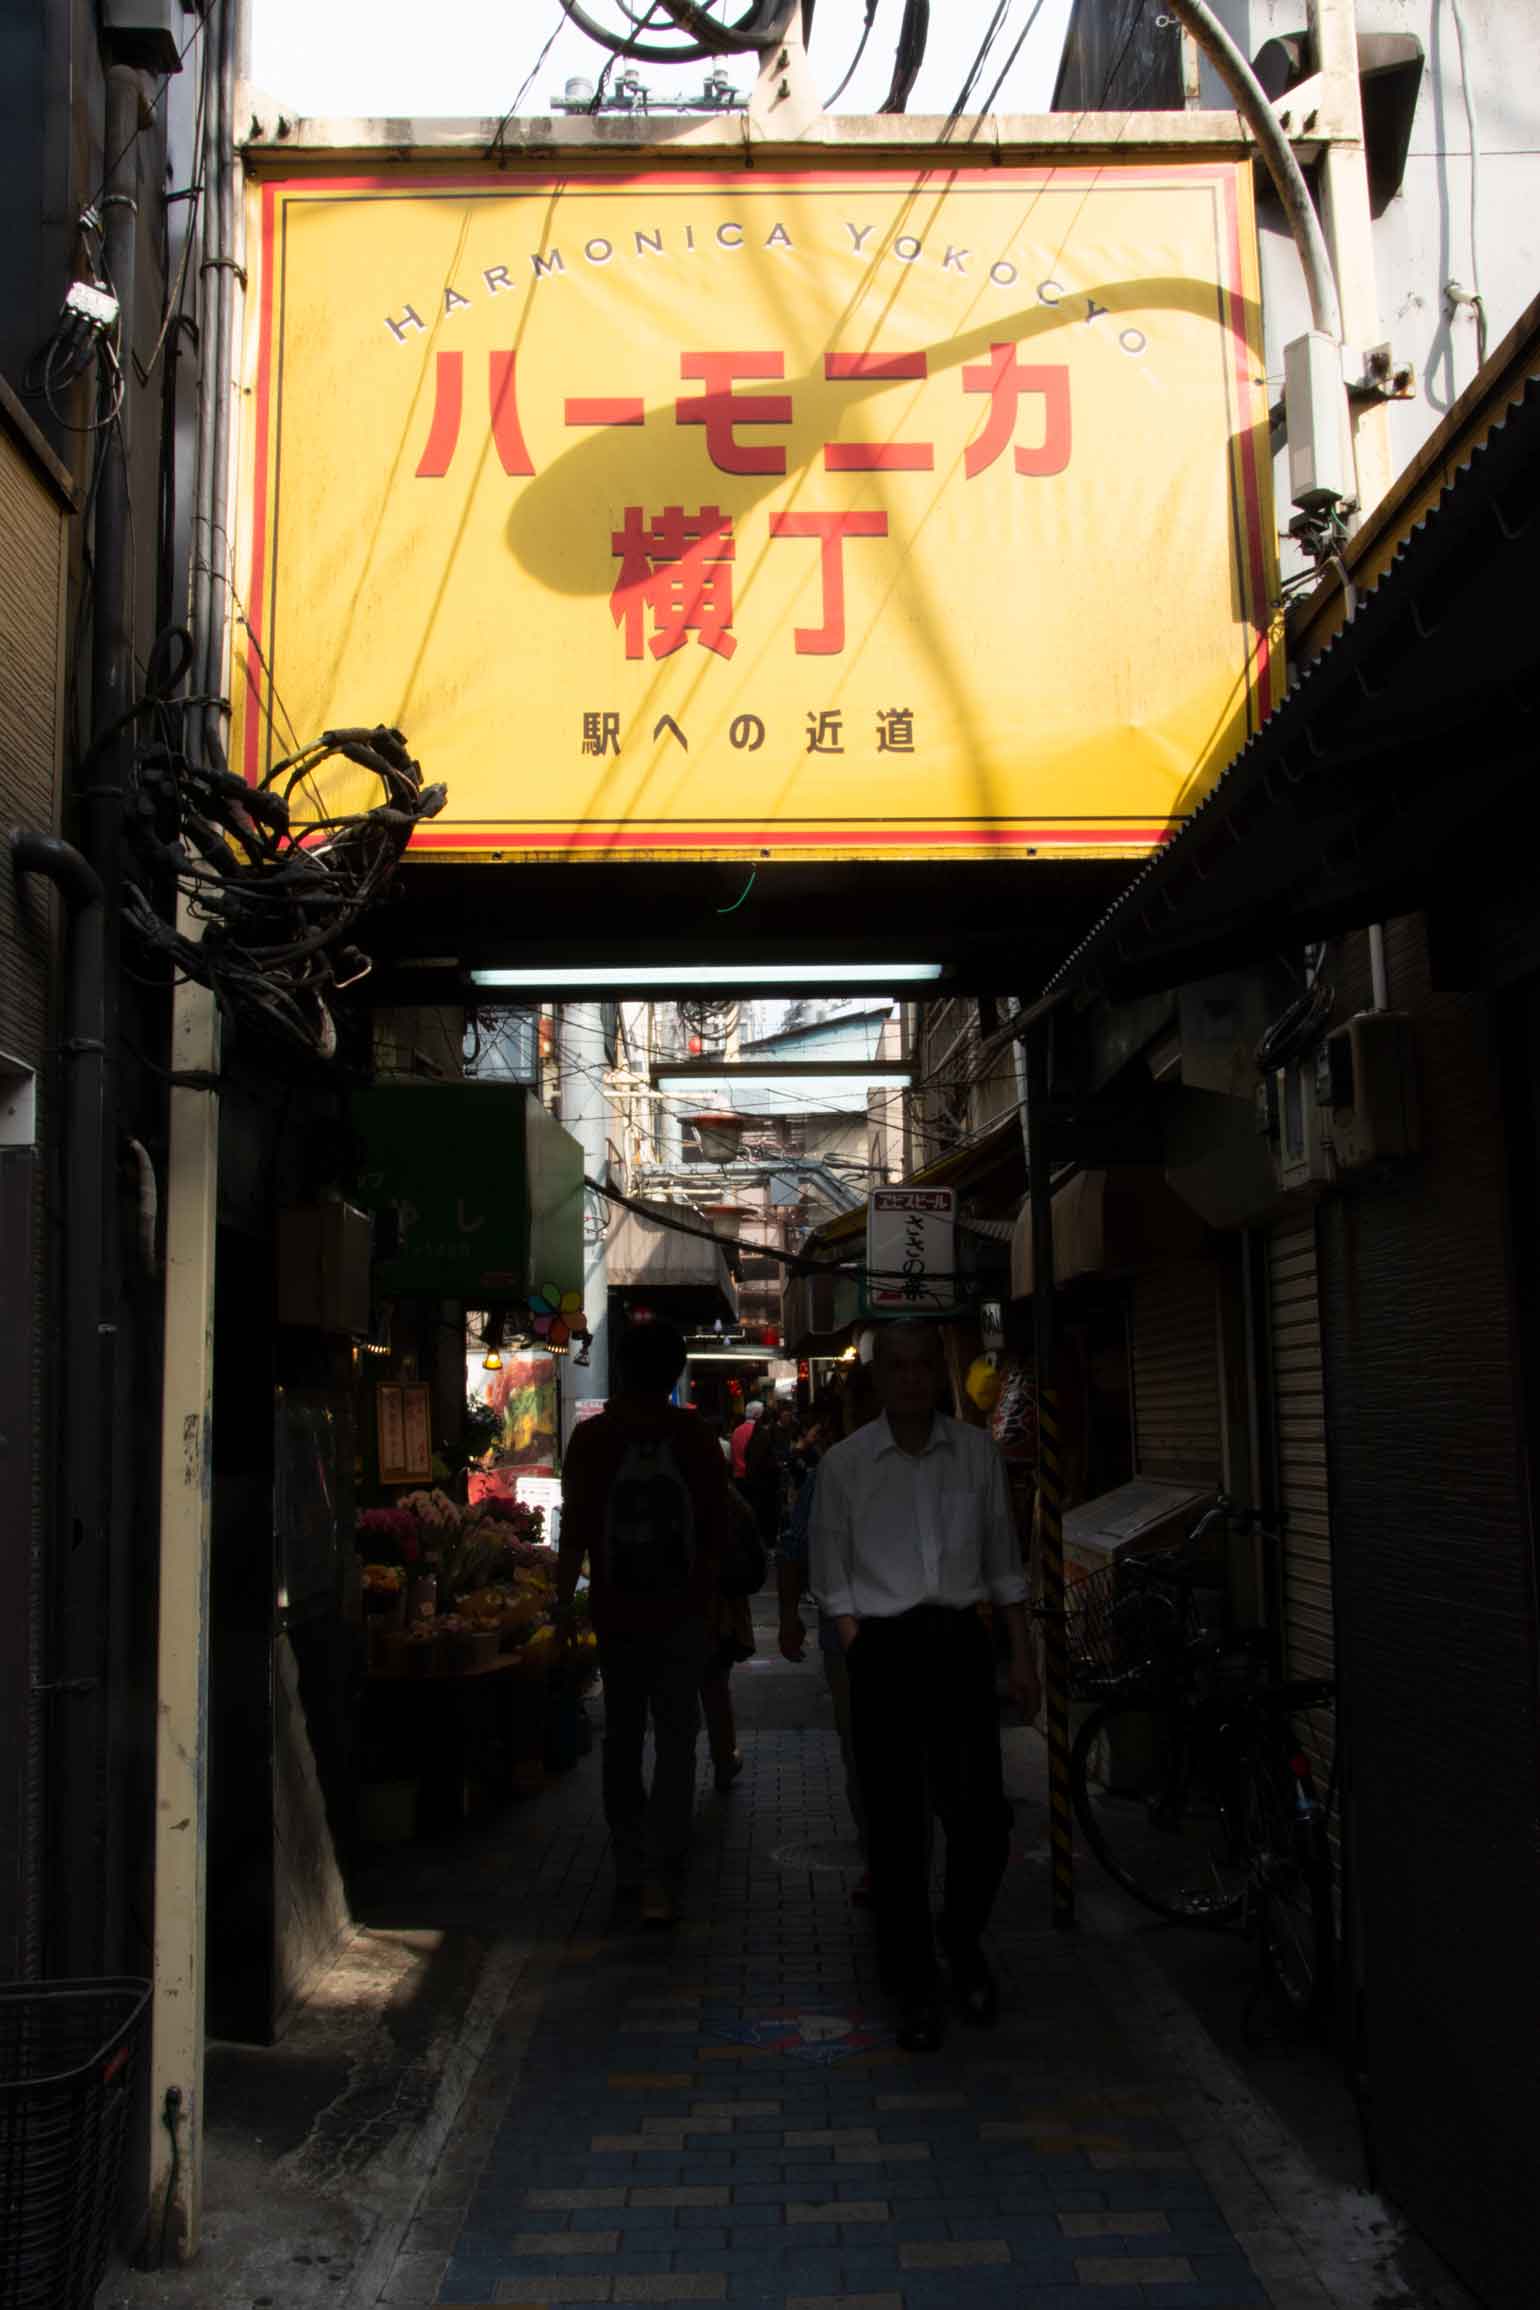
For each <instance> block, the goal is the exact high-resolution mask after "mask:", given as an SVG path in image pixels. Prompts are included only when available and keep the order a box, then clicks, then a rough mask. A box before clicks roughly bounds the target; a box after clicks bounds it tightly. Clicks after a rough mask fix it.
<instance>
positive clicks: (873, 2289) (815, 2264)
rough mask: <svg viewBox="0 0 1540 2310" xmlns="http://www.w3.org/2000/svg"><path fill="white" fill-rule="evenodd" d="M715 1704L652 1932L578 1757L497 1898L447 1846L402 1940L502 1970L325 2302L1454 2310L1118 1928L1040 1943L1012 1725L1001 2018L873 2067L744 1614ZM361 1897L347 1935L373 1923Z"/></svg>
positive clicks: (882, 2046)
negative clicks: (1258, 2095) (688, 1879)
mask: <svg viewBox="0 0 1540 2310" xmlns="http://www.w3.org/2000/svg"><path fill="white" fill-rule="evenodd" d="M735 1686H736V1690H737V1693H738V1695H739V1700H740V1722H741V1726H742V1730H743V1734H744V1740H743V1746H744V1751H745V1757H746V1762H747V1769H746V1771H745V1773H744V1775H743V1777H742V1779H741V1780H740V1781H739V1782H738V1784H737V1785H736V1787H735V1788H734V1789H733V1790H732V1791H731V1792H730V1793H729V1794H728V1795H725V1796H719V1795H717V1794H716V1793H715V1791H714V1790H713V1789H711V1787H710V1784H709V1780H708V1778H707V1776H706V1774H705V1771H704V1768H703V1773H702V1794H701V1800H700V1812H699V1819H698V1849H697V1860H696V1867H695V1871H694V1879H693V1886H692V1896H691V1902H690V1907H689V1911H688V1914H687V1918H686V1921H685V1922H684V1923H683V1924H682V1926H681V1927H680V1928H679V1929H678V1930H677V1931H675V1932H673V1933H670V1934H667V1935H657V1936H653V1935H647V1934H644V1933H642V1932H641V1931H640V1930H638V1928H637V1925H636V1921H635V1913H634V1903H632V1904H629V1905H625V1906H620V1907H617V1905H616V1903H615V1901H614V1898H613V1895H612V1890H611V1884H610V1875H609V1869H608V1863H607V1858H606V1853H605V1845H604V1836H603V1829H602V1823H601V1821H600V1819H599V1817H598V1812H597V1782H598V1776H597V1769H596V1765H597V1760H596V1759H593V1760H590V1762H589V1763H588V1764H587V1765H586V1766H583V1767H580V1768H579V1771H578V1773H577V1774H576V1775H574V1776H572V1778H571V1780H570V1781H569V1782H568V1783H567V1784H566V1786H565V1787H564V1788H563V1789H562V1790H561V1791H560V1792H559V1793H558V1792H554V1791H553V1792H552V1795H551V1797H550V1798H548V1799H546V1800H542V1806H541V1808H537V1809H541V1810H543V1809H544V1807H545V1805H546V1804H551V1805H552V1807H553V1811H554V1812H559V1815H560V1818H559V1821H557V1820H554V1819H553V1821H552V1823H551V1825H550V1833H549V1834H548V1835H547V1836H545V1837H544V1838H543V1839H542V1840H541V1843H540V1857H539V1867H538V1872H537V1874H536V1875H535V1876H534V1878H533V1879H532V1881H528V1882H526V1883H523V1884H517V1883H515V1882H513V1881H512V1878H511V1875H510V1867H509V1855H510V1851H511V1850H513V1849H516V1848H515V1847H511V1846H510V1843H509V1841H508V1840H506V1839H498V1840H496V1841H495V1843H494V1844H490V1845H486V1846H483V1847H482V1848H481V1849H480V1852H479V1863H478V1864H477V1865H468V1864H470V1863H471V1856H470V1855H469V1854H468V1853H466V1852H463V1851H462V1852H459V1853H455V1852H453V1851H446V1852H445V1854H444V1856H443V1860H442V1864H441V1866H440V1867H439V1868H438V1869H436V1870H435V1872H434V1874H435V1878H436V1888H435V1890H434V1892H433V1894H432V1896H431V1899H430V1905H431V1908H432V1922H433V1923H435V1924H438V1925H441V1926H454V1925H455V1924H460V1923H463V1924H465V1925H468V1926H470V1925H476V1924H479V1926H480V1928H481V1930H483V1931H484V1930H485V1929H486V1924H487V1910H488V1908H489V1906H490V1907H492V1908H494V1909H497V1910H499V1911H500V1912H501V1922H502V1924H503V1925H504V1926H505V1928H506V1929H507V1930H508V1931H509V1932H510V1933H511V1934H514V1935H516V1936H518V1937H519V1938H520V1939H521V1940H525V1937H526V1936H527V1937H528V1938H527V1940H525V1946H526V1948H527V1952H528V1954H527V1957H526V1960H525V1962H524V1964H523V1966H522V1969H521V1971H520V1972H519V1975H518V1979H517V1984H516V1987H515V1988H514V1990H513V1993H512V1995H511V1997H510V1999H509V2001H508V2004H507V2007H506V2010H505V2012H504V2013H503V2016H502V2019H501V2022H500V2024H499V2026H498V2027H497V2028H496V2030H495V2031H494V2032H493V2034H492V2035H491V2038H490V2041H489V2043H488V2045H487V2049H486V2053H485V2056H484V2058H483V2059H482V2061H481V2065H480V2068H479V2070H478V2072H477V2075H476V2078H475V2081H474V2083H473V2085H472V2087H471V2089H470V2091H469V2093H468V2094H467V2096H466V2098H465V2101H464V2105H463V2108H462V2110H461V2112H460V2115H459V2119H458V2122H457V2124H456V2125H455V2127H454V2129H453V2131H452V2133H451V2134H450V2135H449V2138H448V2139H447V2140H446V2142H445V2143H444V2146H443V2151H442V2155H441V2156H440V2157H439V2158H438V2162H437V2164H436V2166H435V2168H434V2170H433V2171H432V2172H431V2175H429V2176H428V2177H427V2178H426V2181H425V2185H424V2186H423V2187H422V2189H421V2192H420V2195H419V2196H418V2197H417V2198H416V2202H415V2208H413V2207H411V2206H408V2207H407V2208H406V2214H407V2215H408V2216H409V2219H407V2218H404V2219H403V2221H402V2223H401V2225H400V2226H399V2227H398V2229H397V2232H396V2242H397V2243H398V2246H399V2251H398V2252H397V2253H395V2254H394V2256H393V2257H392V2258H391V2259H390V2260H389V2261H388V2262H384V2261H381V2260H380V2259H379V2257H378V2255H376V2258H375V2261H374V2263H373V2265H372V2267H371V2269H369V2270H365V2271H360V2272H359V2273H358V2276H357V2278H356V2279H355V2284H354V2286H353V2288H351V2289H350V2291H349V2294H348V2296H347V2300H348V2302H349V2303H352V2302H355V2301H357V2302H360V2303H361V2302H363V2301H366V2300H368V2301H373V2300H379V2301H382V2302H387V2303H390V2304H393V2305H396V2306H398V2310H406V2306H408V2305H417V2306H422V2310H426V2306H427V2305H429V2304H435V2303H446V2304H449V2303H453V2304H461V2305H471V2304H487V2305H490V2304H501V2303H531V2304H534V2303H558V2302H559V2303H641V2302H662V2303H668V2302H722V2303H726V2304H729V2305H733V2304H753V2305H756V2306H766V2310H769V2306H774V2310H781V2306H782V2305H783V2304H784V2305H787V2306H788V2310H791V2306H796V2310H815V2306H817V2310H823V2306H824V2305H828V2306H830V2310H832V2306H833V2305H834V2304H836V2303H844V2304H857V2305H860V2306H862V2310H943V2306H944V2305H948V2304H950V2303H952V2302H954V2301H965V2302H966V2303H968V2304H969V2305H971V2306H975V2310H995V2306H996V2305H999V2306H1000V2310H1004V2306H1005V2305H1007V2304H1009V2305H1011V2306H1012V2310H1069V2306H1070V2305H1077V2306H1084V2310H1091V2306H1092V2305H1095V2306H1096V2310H1143V2306H1144V2305H1149V2304H1165V2305H1168V2306H1169V2310H1251V2306H1256V2310H1262V2306H1264V2305H1272V2306H1273V2310H1328V2306H1330V2305H1353V2306H1355V2310H1356V2306H1358V2305H1364V2306H1367V2305H1369V2304H1380V2305H1385V2306H1386V2310H1388V2306H1390V2305H1413V2304H1415V2305H1418V2306H1419V2310H1421V2306H1423V2305H1427V2306H1429V2310H1432V2306H1433V2305H1435V2304H1436V2305H1438V2306H1439V2310H1443V2306H1445V2305H1447V2306H1449V2310H1454V2305H1456V2304H1458V2303H1460V2302H1462V2301H1463V2299H1464V2298H1463V2296H1461V2295H1460V2294H1459V2293H1458V2291H1457V2290H1455V2289H1453V2288H1451V2287H1449V2286H1448V2285H1447V2283H1446V2282H1443V2281H1441V2280H1440V2279H1439V2277H1438V2275H1437V2273H1435V2272H1431V2271H1430V2272H1429V2273H1427V2274H1426V2276H1425V2277H1424V2279H1422V2280H1421V2281H1419V2282H1416V2283H1414V2284H1409V2283H1408V2279H1407V2276H1406V2272H1407V2269H1408V2267H1409V2265H1408V2264H1407V2263H1406V2262H1405V2261H1404V2260H1401V2259H1396V2258H1395V2257H1394V2254H1393V2249H1394V2248H1395V2246H1396V2243H1397V2239H1396V2235H1395V2225H1393V2223H1392V2222H1391V2221H1390V2220H1389V2219H1388V2217H1387V2216H1386V2213H1385V2209H1384V2208H1383V2207H1382V2206H1380V2205H1379V2204H1378V2202H1377V2201H1375V2200H1374V2199H1372V2198H1371V2197H1369V2196H1367V2195H1366V2194H1365V2193H1362V2192H1357V2191H1353V2190H1345V2191H1337V2192H1330V2191H1328V2192H1326V2193H1324V2194H1323V2192H1322V2190H1321V2189H1320V2187H1319V2186H1318V2183H1317V2181H1316V2178H1315V2176H1314V2175H1313V2174H1312V2172H1311V2171H1310V2169H1309V2167H1308V2165H1307V2164H1306V2163H1305V2162H1304V2161H1302V2160H1301V2159H1300V2157H1299V2156H1298V2154H1297V2153H1296V2152H1294V2151H1293V2150H1292V2148H1291V2146H1290V2144H1289V2141H1288V2137H1287V2135H1286V2134H1285V2133H1284V2132H1283V2130H1282V2129H1281V2128H1280V2127H1279V2126H1278V2125H1277V2124H1276V2122H1275V2121H1273V2120H1272V2119H1271V2118H1270V2116H1269V2115H1268V2114H1267V2113H1266V2112H1265V2111H1264V2110H1263V2109H1262V2108H1261V2107H1260V2106H1259V2105H1258V2104H1257V2103H1256V2102H1255V2101H1254V2100H1253V2099H1252V2098H1251V2097H1250V2096H1248V2095H1247V2094H1246V2092H1245V2090H1244V2087H1242V2086H1241V2085H1240V2084H1239V2081H1238V2080H1237V2079H1236V2078H1235V2075H1234V2073H1233V2072H1232V2071H1231V2070H1230V2069H1229V2068H1228V2065H1226V2064H1225V2063H1224V2062H1223V2061H1222V2060H1221V2059H1220V2058H1219V2057H1218V2056H1217V2055H1213V2058H1212V2062H1211V2064H1209V2065H1208V2066H1207V2067H1206V2066H1205V2055H1204V2053H1203V2051H1202V2046H1203V2045H1204V2044H1206V2043H1207V2041H1206V2040H1205V2039H1204V2033H1203V2032H1202V2031H1201V2030H1200V2029H1199V2028H1198V2027H1197V2025H1196V2023H1195V2022H1193V2020H1192V2017H1191V2015H1190V2013H1189V2012H1188V2011H1187V2009H1186V2007H1185V2006H1184V2005H1183V2003H1182V2001H1181V2000H1180V1999H1179V1998H1177V1997H1175V1996H1174V1995H1172V1993H1171V1992H1170V1991H1169V1989H1168V1988H1167V1986H1166V1985H1165V1983H1164V1981H1163V1979H1162V1977H1161V1975H1160V1974H1159V1973H1158V1972H1157V1970H1156V1969H1155V1967H1153V1966H1152V1965H1151V1964H1150V1962H1149V1960H1148V1958H1147V1957H1145V1956H1143V1955H1142V1954H1141V1953H1140V1952H1139V1950H1138V1949H1137V1947H1136V1946H1135V1942H1136V1940H1137V1934H1135V1935H1132V1936H1129V1935H1127V1934H1126V1933H1125V1935H1124V1937H1123V1938H1121V1939H1119V1938H1116V1937H1113V1938H1109V1937H1108V1935H1107V1933H1106V1932H1105V1931H1104V1930H1097V1929H1096V1928H1095V1927H1094V1925H1091V1926H1088V1928H1087V1930H1085V1931H1083V1932H1080V1933H1077V1934H1074V1935H1069V1936H1064V1935H1055V1934H1053V1933H1052V1932H1051V1931H1050V1930H1049V1928H1048V1926H1047V1923H1046V1898H1045V1892H1046V1888H1045V1882H1044V1864H1043V1857H1042V1829H1043V1820H1044V1811H1045V1808H1044V1802H1043V1781H1042V1749H1041V1744H1040V1743H1039V1741H1038V1740H1037V1738H1036V1736H1035V1735H1032V1734H1028V1733H1025V1732H1015V1733H1012V1734H1008V1736H1007V1741H1008V1749H1009V1753H1010V1763H1011V1783H1012V1793H1013V1795H1014V1796H1015V1798H1016V1800H1017V1823H1018V1838H1017V1849H1016V1860H1015V1864H1014V1867H1013V1870H1012V1875H1011V1879H1010V1881H1009V1883H1008V1885H1007V1888H1006V1892H1005V1894H1004V1896H1003V1898H1002V1901H1001V1904H1000V1909H999V1911H998V1913H997V1920H996V1930H995V1933H994V1936H993V1951H994V1956H995V1959H996V1962H997V1964H998V1966H999V1969H1000V1972H1001V1975H1002V1983H1003V1988H1004V2012H1003V2015H1002V2019H1001V2022H1000V2024H999V2026H998V2028H997V2029H995V2030H994V2031H992V2032H989V2033H987V2034H975V2033H971V2032H966V2031H964V2030H962V2029H960V2028H955V2029H954V2030H953V2031H952V2033H951V2035H950V2036H949V2038H948V2041H947V2044H946V2046H945V2048H944V2050H943V2051H942V2053H941V2054H940V2055H939V2056H930V2057H924V2056H920V2057H912V2056H907V2055H905V2054H903V2053H901V2052H899V2051H898V2049H897V2048H896V2046H895V2044H894V2041H893V2036H892V2032H891V2027H890V2025H889V2021H888V2017H887V2015H886V2013H885V2010H884V2007H883V2004H882V2001H881V1999H880V1996H879V1995H878V1992H877V1988H876V1983H875V1978H874V1969H873V1962H872V1956H871V1949H870V1936H869V1927H868V1925H867V1923H866V1921H865V1920H864V1919H863V1917H862V1916H861V1914H860V1913H859V1912H858V1911H856V1910H853V1909H852V1907H851V1905H850V1901H849V1889H850V1884H851V1882H852V1880H853V1877H854V1874H855V1867H856V1862H855V1850H854V1846H853V1843H852V1842H851V1840H850V1838H849V1834H848V1821H847V1818H846V1816H845V1812H844V1806H843V1800H842V1796H841V1792H840V1773H839V1755H838V1748H837V1744H836V1741H835V1737H834V1734H833V1730H832V1725H831V1723H830V1720H829V1714H828V1708H827V1702H826V1700H825V1697H824V1692H823V1680H822V1678H821V1676H820V1675H819V1673H818V1670H817V1665H816V1662H815V1661H813V1660H812V1659H810V1660H809V1662H808V1663H807V1664H805V1665H804V1666H802V1667H800V1668H793V1667H790V1666H788V1665H787V1664H785V1663H783V1662H782V1661H781V1660H780V1659H779V1657H778V1655H777V1654H776V1652H775V1648H774V1637H773V1633H772V1631H771V1628H770V1626H769V1623H768V1620H766V1622H765V1624H764V1625H763V1626H762V1627H761V1630H760V1653H759V1658H758V1659H757V1661H756V1662H754V1663H753V1664H752V1665H750V1666H748V1667H746V1668H744V1669H741V1670H740V1671H739V1672H738V1673H737V1676H736V1678H735ZM595 1713H596V1714H597V1710H596V1711H595ZM525 1849H526V1850H528V1846H527V1845H526V1847H525ZM383 1882H384V1880H383V1877H382V1890H381V1892H380V1893H379V1895H378V1896H377V1897H376V1898H375V1901H374V1905H373V1907H372V1909H371V1905H370V1897H369V1896H368V1895H367V1894H366V1896H365V1900H364V1902H363V1910H364V1914H365V1915H366V1916H367V1917H368V1918H369V1921H370V1922H371V1923H372V1924H374V1925H375V1926H377V1927H381V1928H385V1927H389V1926H391V1925H393V1924H394V1925H397V1926H400V1925H403V1924H405V1923H406V1922H407V1920H406V1919H405V1917H404V1916H402V1915H400V1914H396V1913H395V1912H393V1911H392V1908H391V1904H390V1900H389V1896H388V1895H387V1894H386V1893H385V1891H384V1890H383ZM421 1896H422V1887H421V1884H420V1882H419V1886H418V1908H419V1916H418V1918H417V1920H416V1921H417V1922H418V1923H421V1922H422V1921H423V1920H422V1916H421V1913H420V1912H421V1909H422V1898H421ZM1100 1898H1101V1896H1100V1893H1099V1890H1097V1891H1093V1893H1092V1905H1093V1908H1094V1906H1095V1904H1096V1902H1097V1901H1098V1900H1099V1899H1100ZM1105 1922H1108V1921H1106V1920H1104V1923H1105ZM1157 1930H1158V1928H1157ZM1209 2053H1210V2055H1212V2048H1211V2047H1210V2048H1209ZM376 2281H377V2283H376Z"/></svg>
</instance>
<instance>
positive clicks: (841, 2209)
mask: <svg viewBox="0 0 1540 2310" xmlns="http://www.w3.org/2000/svg"><path fill="white" fill-rule="evenodd" d="M786 2219H787V2221H788V2222H887V2221H891V2220H892V2208H891V2207H890V2206H889V2205H888V2204H887V2202H886V2200H884V2199H882V2198H845V2199H842V2200H840V2201H838V2202H836V2203H834V2204H830V2203H827V2202H826V2203H824V2204H823V2205H789V2206H788V2207H787V2208H786Z"/></svg>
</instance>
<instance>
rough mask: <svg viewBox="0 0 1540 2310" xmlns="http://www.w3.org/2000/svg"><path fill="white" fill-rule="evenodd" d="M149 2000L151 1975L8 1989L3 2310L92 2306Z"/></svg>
mask: <svg viewBox="0 0 1540 2310" xmlns="http://www.w3.org/2000/svg"><path fill="white" fill-rule="evenodd" d="M149 2005H150V1987H149V1983H148V1982H145V1981H43V1982H12V1983H5V1984H3V1985H0V2310H90V2305H91V2303H92V2302H93V2300H94V2299H95V2296H96V2290H97V2287H98V2286H99V2285H100V2283H101V2277H102V2271H103V2269H104V2268H105V2266H106V2261H107V2249H108V2245H109V2244H110V2242H111V2236H112V2223H113V2218H114V2215H115V2213H116V2211H117V2198H118V2186H119V2183H120V2181H121V2179H122V2171H123V2151H124V2144H125V2140H126V2137H127V2130H128V2118H129V2112H130V2109H131V2108H132V2106H133V2103H134V2091H133V2088H134V2073H135V2069H136V2067H137V2062H138V2055H139V2048H140V2044H141V2041H142V2039H143V2035H144V2023H145V2016H146V2015H147V2013H148V2011H149Z"/></svg>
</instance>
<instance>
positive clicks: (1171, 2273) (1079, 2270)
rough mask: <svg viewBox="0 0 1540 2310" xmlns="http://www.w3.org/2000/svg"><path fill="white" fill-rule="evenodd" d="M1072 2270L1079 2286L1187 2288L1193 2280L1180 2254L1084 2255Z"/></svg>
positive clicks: (1186, 2261) (1185, 2261) (1194, 2277)
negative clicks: (1078, 2281)
mask: <svg viewBox="0 0 1540 2310" xmlns="http://www.w3.org/2000/svg"><path fill="white" fill-rule="evenodd" d="M1075 2270H1076V2274H1077V2275H1078V2277H1079V2279H1080V2283H1081V2285H1082V2286H1190V2285H1192V2284H1193V2283H1194V2281H1195V2279H1196V2277H1197V2272H1196V2271H1195V2270H1194V2269H1193V2266H1192V2264H1191V2263H1190V2262H1189V2261H1188V2260H1187V2259H1186V2257H1185V2255H1182V2254H1087V2255H1084V2256H1081V2257H1079V2258H1077V2260H1076V2263H1075Z"/></svg>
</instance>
